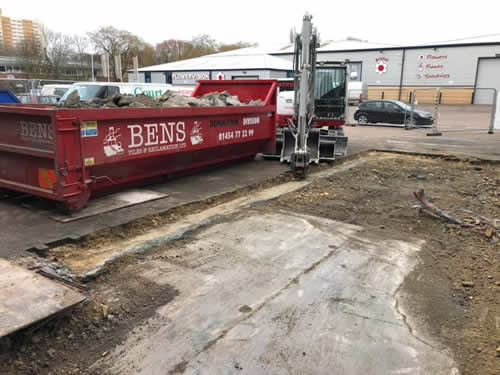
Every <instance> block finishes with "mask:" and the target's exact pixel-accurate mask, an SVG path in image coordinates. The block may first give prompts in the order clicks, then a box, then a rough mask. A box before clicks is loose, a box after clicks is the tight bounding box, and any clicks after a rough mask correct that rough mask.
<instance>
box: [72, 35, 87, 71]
mask: <svg viewBox="0 0 500 375" xmlns="http://www.w3.org/2000/svg"><path fill="white" fill-rule="evenodd" d="M72 41H73V43H72V48H73V51H74V56H75V60H76V61H78V64H79V65H80V70H81V71H82V73H83V74H84V75H85V72H86V71H87V70H88V69H89V68H90V62H89V47H90V42H89V39H88V38H87V37H85V36H81V35H76V34H75V35H73V37H72Z"/></svg>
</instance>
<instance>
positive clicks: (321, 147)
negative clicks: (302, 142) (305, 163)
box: [276, 128, 347, 164]
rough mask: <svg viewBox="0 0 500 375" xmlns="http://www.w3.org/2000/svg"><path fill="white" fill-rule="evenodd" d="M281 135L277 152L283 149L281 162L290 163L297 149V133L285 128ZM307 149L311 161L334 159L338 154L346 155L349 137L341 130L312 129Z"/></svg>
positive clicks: (314, 162)
mask: <svg viewBox="0 0 500 375" xmlns="http://www.w3.org/2000/svg"><path fill="white" fill-rule="evenodd" d="M280 135H281V137H280V138H279V140H280V143H279V144H278V143H277V145H276V146H277V147H276V152H278V150H279V149H281V158H280V160H281V162H282V163H285V162H286V163H290V162H291V161H292V154H293V152H294V151H295V135H294V134H293V133H292V131H291V130H290V129H288V128H284V129H283V131H282V133H281V134H280ZM277 139H278V138H277ZM307 149H308V151H309V157H310V158H309V161H310V163H313V164H318V163H319V162H320V161H334V160H335V158H336V157H337V156H345V155H346V153H347V137H346V136H344V134H343V132H340V131H331V130H330V131H328V130H323V129H321V130H320V129H311V131H310V132H309V134H308V136H307Z"/></svg>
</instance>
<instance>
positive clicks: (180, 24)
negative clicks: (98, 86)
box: [1, 0, 500, 46]
mask: <svg viewBox="0 0 500 375" xmlns="http://www.w3.org/2000/svg"><path fill="white" fill-rule="evenodd" d="M56 4H57V5H56ZM1 7H2V12H3V15H4V16H10V17H15V18H28V19H38V20H40V21H42V22H44V23H45V25H46V26H47V27H49V28H50V29H53V30H56V31H61V32H64V33H77V34H85V33H86V32H88V31H92V30H95V29H97V28H98V27H99V26H104V25H112V26H114V27H116V28H120V29H125V30H128V31H130V32H132V33H134V34H136V35H138V36H140V37H142V38H143V39H144V40H145V41H147V42H149V43H152V44H155V43H158V42H160V41H162V40H164V39H171V38H176V39H191V37H193V36H194V35H199V34H205V33H206V34H209V35H210V36H212V37H213V38H215V39H216V40H217V41H218V42H224V43H232V42H237V41H247V42H257V43H259V45H261V46H277V45H284V44H286V43H287V42H288V35H289V30H290V28H291V27H293V26H295V27H296V28H297V30H300V25H301V21H302V16H303V14H304V12H306V11H307V12H309V13H311V14H312V15H313V22H314V23H315V25H316V26H317V28H318V30H319V32H320V34H321V39H322V41H326V40H337V39H342V38H345V37H347V36H354V37H358V38H362V39H366V40H369V41H372V42H379V43H388V44H398V45H404V44H415V43H424V42H434V41H444V40H450V39H458V38H464V37H469V36H477V35H483V34H500V12H499V11H500V2H499V1H498V0H489V1H484V0H475V1H472V2H471V1H460V0H454V1H449V0H433V1H428V0H415V1H405V0H399V1H397V0H396V1H393V0H372V1H360V0H358V1H355V0H354V1H353V0H349V1H341V0H335V1H319V0H303V1H296V0H290V1H276V0H275V1H272V0H265V1H264V0H253V1H248V0H246V1H235V0H233V1H224V2H220V1H207V0H184V1H172V0H170V1H168V0H166V1H151V0H140V1H137V0H136V1H129V0H118V1H108V0H100V1H94V0H84V1H57V2H56V1H40V0H23V1H17V2H15V1H9V2H3V5H1Z"/></svg>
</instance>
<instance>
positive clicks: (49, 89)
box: [42, 83, 71, 97]
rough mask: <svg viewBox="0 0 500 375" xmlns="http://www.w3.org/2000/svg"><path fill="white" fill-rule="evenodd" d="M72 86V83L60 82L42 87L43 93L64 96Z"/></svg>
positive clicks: (44, 94)
mask: <svg viewBox="0 0 500 375" xmlns="http://www.w3.org/2000/svg"><path fill="white" fill-rule="evenodd" d="M70 87H71V85H70V84H60V83H58V84H50V85H44V86H43V87H42V95H43V96H58V97H62V96H63V95H64V93H65V92H66V91H68V89H69V88H70Z"/></svg>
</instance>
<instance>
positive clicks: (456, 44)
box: [271, 35, 500, 104]
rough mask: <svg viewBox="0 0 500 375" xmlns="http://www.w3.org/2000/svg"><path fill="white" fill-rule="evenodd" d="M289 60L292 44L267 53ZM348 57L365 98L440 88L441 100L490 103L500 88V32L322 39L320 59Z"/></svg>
mask: <svg viewBox="0 0 500 375" xmlns="http://www.w3.org/2000/svg"><path fill="white" fill-rule="evenodd" d="M271 54H272V55H273V56H276V57H281V58H285V59H287V60H288V61H292V59H293V47H289V48H285V49H283V50H279V51H275V52H272V53H271ZM326 60H329V61H332V60H333V61H344V60H349V68H350V71H351V72H356V74H355V75H356V76H357V77H356V78H354V79H356V80H362V81H364V82H366V83H367V84H368V91H369V92H368V97H369V98H381V97H382V96H383V97H384V98H385V99H402V100H407V98H408V94H409V92H410V91H412V90H417V93H418V96H419V101H420V102H432V101H434V99H435V98H436V90H435V89H436V88H440V92H441V95H440V98H438V100H440V101H441V103H442V104H471V103H474V104H492V102H493V90H490V89H491V88H495V89H497V90H500V35H492V36H483V37H477V38H469V39H462V40H455V41H448V42H441V43H433V44H426V45H419V46H417V45H415V46H405V47H401V46H394V45H387V44H377V43H370V42H367V41H362V40H359V39H353V38H350V39H347V40H342V41H336V42H327V43H324V44H323V45H322V46H321V47H320V48H319V49H318V61H326Z"/></svg>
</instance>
